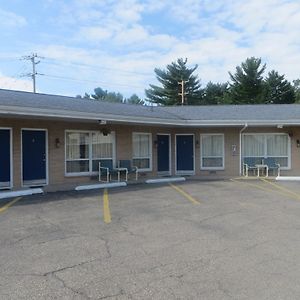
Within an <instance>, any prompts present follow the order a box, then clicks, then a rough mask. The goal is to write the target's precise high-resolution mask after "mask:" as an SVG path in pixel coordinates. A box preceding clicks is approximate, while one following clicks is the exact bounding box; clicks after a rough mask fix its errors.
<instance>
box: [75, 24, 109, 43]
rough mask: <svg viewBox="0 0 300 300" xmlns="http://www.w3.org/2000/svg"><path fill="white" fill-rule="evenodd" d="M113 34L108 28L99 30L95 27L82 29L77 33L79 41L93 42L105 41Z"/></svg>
mask: <svg viewBox="0 0 300 300" xmlns="http://www.w3.org/2000/svg"><path fill="white" fill-rule="evenodd" d="M112 34H113V32H112V31H111V30H109V29H108V28H101V27H96V26H91V27H83V28H81V29H80V31H79V34H78V35H79V36H78V38H79V39H87V40H89V41H93V42H99V41H102V40H106V39H108V38H110V37H111V36H112Z"/></svg>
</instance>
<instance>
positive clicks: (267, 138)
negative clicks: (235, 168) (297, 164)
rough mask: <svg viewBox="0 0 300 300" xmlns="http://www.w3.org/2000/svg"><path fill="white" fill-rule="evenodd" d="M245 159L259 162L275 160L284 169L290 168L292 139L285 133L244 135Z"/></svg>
mask: <svg viewBox="0 0 300 300" xmlns="http://www.w3.org/2000/svg"><path fill="white" fill-rule="evenodd" d="M242 146H243V151H242V153H243V157H244V158H245V157H254V158H257V159H259V160H263V159H264V158H268V157H271V158H274V159H275V162H276V163H278V164H280V167H281V168H283V169H289V168H290V138H289V136H288V134H285V133H264V134H261V133H257V134H255V133H253V134H252V133H247V134H244V135H243V143H242Z"/></svg>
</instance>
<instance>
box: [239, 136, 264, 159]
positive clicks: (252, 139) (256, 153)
mask: <svg viewBox="0 0 300 300" xmlns="http://www.w3.org/2000/svg"><path fill="white" fill-rule="evenodd" d="M243 155H244V157H260V156H262V157H263V156H264V136H263V135H244V141H243Z"/></svg>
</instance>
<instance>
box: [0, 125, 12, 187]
mask: <svg viewBox="0 0 300 300" xmlns="http://www.w3.org/2000/svg"><path fill="white" fill-rule="evenodd" d="M1 129H3V130H9V144H10V145H9V148H10V150H9V151H10V162H9V165H10V182H9V186H7V187H2V188H1V187H0V190H1V189H12V188H13V186H14V185H13V178H14V176H13V172H14V168H13V129H12V127H0V130H1Z"/></svg>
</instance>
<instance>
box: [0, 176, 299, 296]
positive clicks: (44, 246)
mask: <svg viewBox="0 0 300 300" xmlns="http://www.w3.org/2000/svg"><path fill="white" fill-rule="evenodd" d="M176 186H178V187H180V188H181V189H182V190H184V191H185V192H186V193H188V194H189V195H190V196H191V197H193V198H194V199H196V200H197V201H199V202H200V204H198V205H195V204H193V203H192V202H191V201H189V200H188V199H186V198H185V197H184V195H182V194H181V193H179V192H178V191H176V190H175V189H174V188H172V187H171V186H169V185H156V186H143V185H139V186H131V187H127V188H119V189H115V190H109V192H108V195H109V205H110V212H111V218H112V221H111V223H109V224H106V223H104V221H103V191H100V190H98V191H84V192H64V193H62V192H61V193H53V194H47V195H35V196H31V197H24V198H22V199H21V200H20V201H18V202H17V203H15V204H14V205H13V206H11V207H10V208H9V209H7V210H6V211H5V212H3V213H0V299H214V300H216V299H272V300H274V299H299V298H300V280H299V277H300V255H299V252H300V184H299V183H291V182H289V183H288V182H285V183H283V182H282V183H278V182H271V183H270V182H264V181H256V180H255V181H254V180H252V181H250V180H249V181H242V180H236V181H206V182H205V181H187V182H185V183H180V184H176ZM298 195H299V196H298ZM5 203H6V202H3V201H2V200H1V202H0V207H1V206H3V205H4V204H5Z"/></svg>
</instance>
